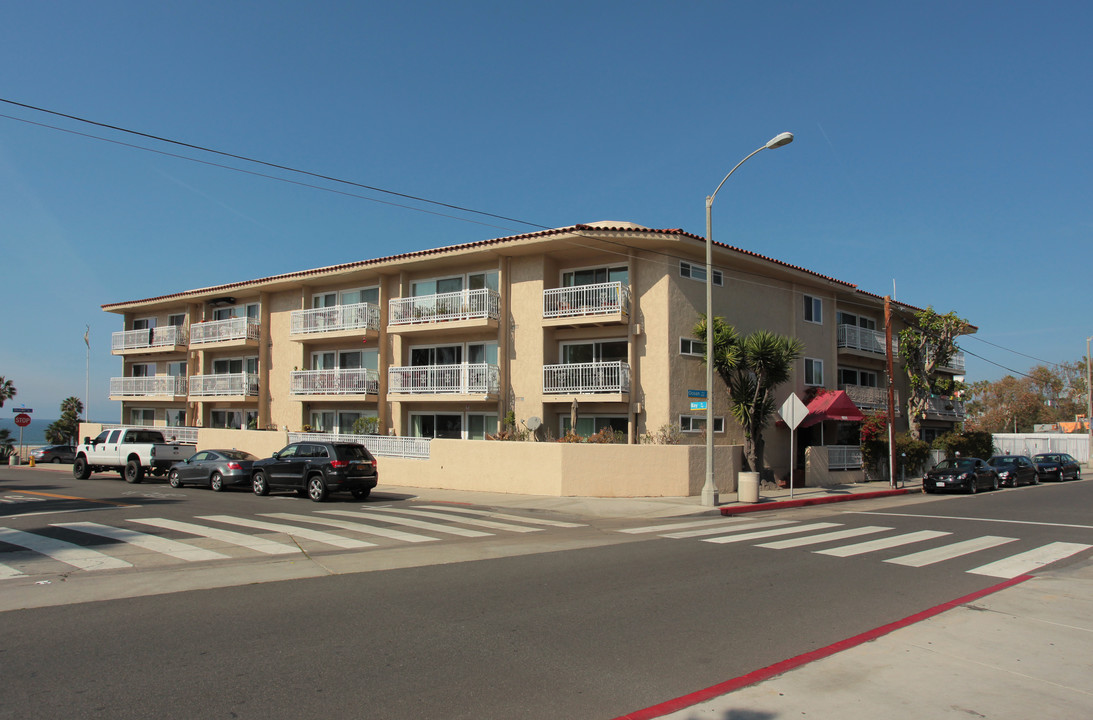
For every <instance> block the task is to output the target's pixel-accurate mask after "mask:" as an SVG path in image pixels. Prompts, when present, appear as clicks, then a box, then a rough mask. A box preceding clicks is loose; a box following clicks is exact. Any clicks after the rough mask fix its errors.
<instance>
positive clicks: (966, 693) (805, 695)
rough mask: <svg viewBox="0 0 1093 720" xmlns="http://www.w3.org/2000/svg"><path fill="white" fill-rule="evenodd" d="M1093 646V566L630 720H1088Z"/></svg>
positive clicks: (1036, 580)
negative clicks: (807, 719)
mask: <svg viewBox="0 0 1093 720" xmlns="http://www.w3.org/2000/svg"><path fill="white" fill-rule="evenodd" d="M1091 648H1093V563H1088V562H1087V563H1085V564H1084V565H1080V566H1075V567H1070V568H1067V569H1065V570H1063V571H1061V572H1057V573H1045V574H1043V575H1037V576H1035V577H1032V578H1031V579H1028V580H1026V581H1024V582H1020V583H1018V584H1015V585H1011V586H1009V587H1006V588H1005V589H1002V590H1000V591H998V592H996V593H993V594H989V595H985V596H982V597H978V598H974V599H970V600H965V601H963V602H958V603H957V604H956V605H955V607H952V608H951V609H947V610H945V611H943V612H941V613H939V614H936V615H933V616H932V617H928V618H927V619H925V620H921V621H919V620H918V619H917V618H909V619H908V623H907V624H906V626H903V627H899V628H898V629H895V630H893V631H892V632H890V633H888V634H884V635H881V636H880V637H877V638H875V639H872V638H867V639H866V641H864V642H861V643H859V644H855V645H853V646H851V647H849V648H844V647H832V648H831V654H829V655H827V656H826V657H822V658H821V659H819V660H812V658H811V657H803V658H801V659H800V661H801V662H800V663H799V664H798V666H796V667H794V668H793V669H789V670H788V671H787V670H782V669H780V668H777V667H774V668H772V669H771V672H772V673H777V672H779V670H781V672H782V673H783V674H776V675H774V676H772V677H769V679H760V680H759V681H758V682H756V683H754V684H750V685H747V684H745V685H743V686H742V687H740V689H738V690H735V691H730V692H728V693H727V694H723V695H720V696H718V697H715V698H713V699H710V700H707V701H704V702H699V703H698V704H694V705H690V706H688V707H681V709H678V710H673V709H671V708H668V709H667V711H666V712H661V710H664V709H665V708H659V709H658V708H649V709H648V710H646V711H641V712H636V713H632V714H630V715H626V716H624V717H625V718H633V719H634V720H637V719H638V718H663V719H664V720H730V719H732V718H740V719H741V720H743V719H744V718H747V719H749V720H774V718H798V717H810V718H839V719H840V720H858V719H860V720H866V719H868V720H875V719H876V718H893V719H902V718H915V719H918V718H931V719H932V718H962V719H966V718H969V717H974V718H990V720H1011V719H1012V720H1028V718H1037V719H1038V720H1073V719H1074V718H1089V717H1093V652H1091ZM821 654H822V653H821ZM789 664H790V665H793V664H794V663H793V661H790V663H789ZM763 674H764V673H763V672H762V671H760V672H759V673H755V674H753V675H757V676H759V677H760V678H761V677H762V675H763ZM747 680H748V678H744V679H741V682H743V683H746V682H747ZM729 684H730V683H727V684H726V685H729ZM696 695H698V693H696ZM686 701H687V699H686V698H681V699H680V701H677V703H676V704H677V705H681V704H682V703H685V702H686ZM665 705H668V703H666V704H665ZM620 720H621V719H620Z"/></svg>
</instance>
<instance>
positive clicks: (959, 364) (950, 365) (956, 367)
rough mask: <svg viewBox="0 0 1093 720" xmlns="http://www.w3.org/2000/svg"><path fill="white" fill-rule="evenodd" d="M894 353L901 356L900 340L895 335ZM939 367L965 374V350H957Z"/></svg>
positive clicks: (943, 369) (893, 340)
mask: <svg viewBox="0 0 1093 720" xmlns="http://www.w3.org/2000/svg"><path fill="white" fill-rule="evenodd" d="M892 354H893V355H894V356H897V357H898V356H899V342H898V341H897V340H896V338H894V337H893V338H892ZM937 369H938V371H939V372H947V373H952V374H953V375H963V374H964V351H963V350H957V351H956V352H955V353H953V356H952V357H951V358H949V362H947V363H945V364H944V365H938V366H937Z"/></svg>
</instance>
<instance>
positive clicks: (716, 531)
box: [662, 520, 793, 539]
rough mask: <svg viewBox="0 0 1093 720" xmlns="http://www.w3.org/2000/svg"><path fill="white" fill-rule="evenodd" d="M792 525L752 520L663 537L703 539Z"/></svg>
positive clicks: (780, 521) (782, 521) (783, 521)
mask: <svg viewBox="0 0 1093 720" xmlns="http://www.w3.org/2000/svg"><path fill="white" fill-rule="evenodd" d="M792 523H793V521H792V520H751V521H748V522H742V523H740V524H738V525H728V526H726V525H725V524H724V523H722V524H721V525H718V526H716V527H700V528H698V529H697V530H681V531H679V532H671V533H665V534H664V535H662V537H666V538H675V539H683V538H693V537H702V536H703V535H720V534H723V533H726V532H740V531H741V530H758V529H759V528H765V527H777V526H779V525H791V524H792Z"/></svg>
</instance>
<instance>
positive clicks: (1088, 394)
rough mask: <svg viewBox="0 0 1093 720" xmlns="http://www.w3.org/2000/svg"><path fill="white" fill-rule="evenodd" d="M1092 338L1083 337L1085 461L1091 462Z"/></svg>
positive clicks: (1092, 336)
mask: <svg viewBox="0 0 1093 720" xmlns="http://www.w3.org/2000/svg"><path fill="white" fill-rule="evenodd" d="M1090 340H1093V335H1090V336H1089V337H1087V338H1086V339H1085V401H1086V407H1085V429H1086V430H1087V431H1089V445H1087V446H1086V447H1087V448H1088V449H1087V452H1088V454H1089V455H1088V457H1087V458H1086V460H1085V461H1086V462H1087V463H1093V367H1091V366H1090V362H1091V361H1090V359H1089V341H1090Z"/></svg>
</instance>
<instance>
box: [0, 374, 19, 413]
mask: <svg viewBox="0 0 1093 720" xmlns="http://www.w3.org/2000/svg"><path fill="white" fill-rule="evenodd" d="M17 393H18V391H17V390H16V389H15V385H14V384H13V383H12V382H11V380H8V379H7V378H5V377H4V376H3V375H0V408H2V407H4V401H5V400H11V399H12V398H13V397H15V395H16V394H17Z"/></svg>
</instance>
